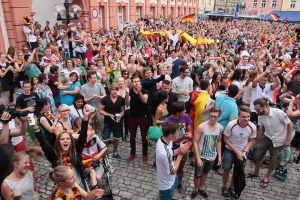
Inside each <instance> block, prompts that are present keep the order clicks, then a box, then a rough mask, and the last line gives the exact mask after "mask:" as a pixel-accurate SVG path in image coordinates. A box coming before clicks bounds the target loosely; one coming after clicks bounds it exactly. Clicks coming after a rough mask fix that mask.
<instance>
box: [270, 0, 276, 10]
mask: <svg viewBox="0 0 300 200" xmlns="http://www.w3.org/2000/svg"><path fill="white" fill-rule="evenodd" d="M276 6H277V0H272V3H271V8H276Z"/></svg>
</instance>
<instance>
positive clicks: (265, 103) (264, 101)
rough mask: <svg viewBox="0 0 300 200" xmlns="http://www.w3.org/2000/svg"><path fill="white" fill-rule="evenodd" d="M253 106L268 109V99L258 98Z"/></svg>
mask: <svg viewBox="0 0 300 200" xmlns="http://www.w3.org/2000/svg"><path fill="white" fill-rule="evenodd" d="M253 105H254V106H255V105H260V106H261V107H264V106H266V107H269V99H268V98H258V99H255V100H254V102H253Z"/></svg>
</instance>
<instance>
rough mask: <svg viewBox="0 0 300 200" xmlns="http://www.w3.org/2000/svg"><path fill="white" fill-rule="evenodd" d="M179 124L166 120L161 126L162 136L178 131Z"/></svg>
mask: <svg viewBox="0 0 300 200" xmlns="http://www.w3.org/2000/svg"><path fill="white" fill-rule="evenodd" d="M178 129H179V126H178V124H175V123H173V122H166V123H165V124H164V125H163V126H162V132H163V136H164V137H168V136H169V135H170V134H175V133H176V131H178Z"/></svg>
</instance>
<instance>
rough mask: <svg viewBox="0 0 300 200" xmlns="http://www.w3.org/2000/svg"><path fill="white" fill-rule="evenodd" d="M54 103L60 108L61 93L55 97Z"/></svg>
mask: <svg viewBox="0 0 300 200" xmlns="http://www.w3.org/2000/svg"><path fill="white" fill-rule="evenodd" d="M54 103H55V106H56V108H58V106H59V105H60V96H59V95H58V96H57V97H55V98H54ZM53 114H54V113H53Z"/></svg>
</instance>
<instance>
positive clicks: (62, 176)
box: [49, 165, 71, 183]
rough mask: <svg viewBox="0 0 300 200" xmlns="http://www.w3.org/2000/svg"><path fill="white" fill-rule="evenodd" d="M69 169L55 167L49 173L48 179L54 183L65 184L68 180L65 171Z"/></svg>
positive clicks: (60, 166)
mask: <svg viewBox="0 0 300 200" xmlns="http://www.w3.org/2000/svg"><path fill="white" fill-rule="evenodd" d="M70 169H71V168H70V167H68V166H64V165H59V166H56V167H55V168H54V169H51V170H50V171H49V178H50V179H51V180H52V181H53V182H55V183H59V182H65V181H66V179H67V178H68V177H67V176H66V174H67V171H68V170H70Z"/></svg>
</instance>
